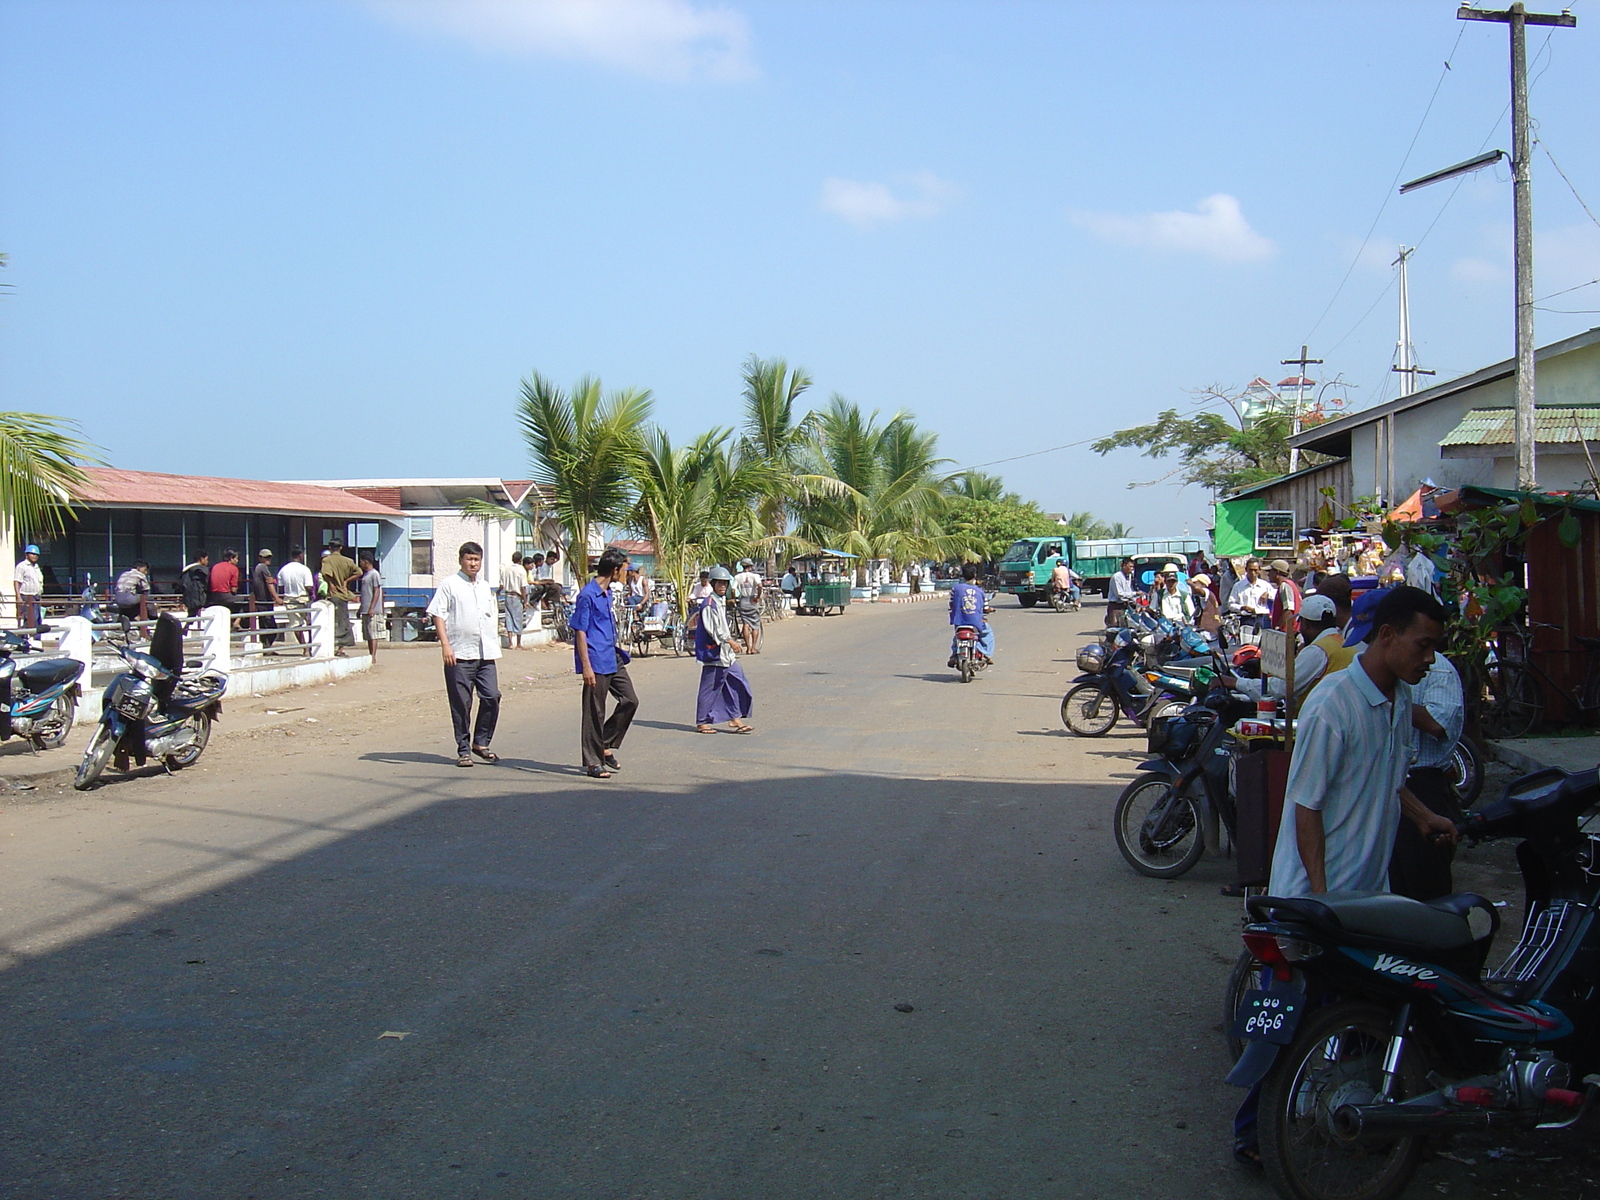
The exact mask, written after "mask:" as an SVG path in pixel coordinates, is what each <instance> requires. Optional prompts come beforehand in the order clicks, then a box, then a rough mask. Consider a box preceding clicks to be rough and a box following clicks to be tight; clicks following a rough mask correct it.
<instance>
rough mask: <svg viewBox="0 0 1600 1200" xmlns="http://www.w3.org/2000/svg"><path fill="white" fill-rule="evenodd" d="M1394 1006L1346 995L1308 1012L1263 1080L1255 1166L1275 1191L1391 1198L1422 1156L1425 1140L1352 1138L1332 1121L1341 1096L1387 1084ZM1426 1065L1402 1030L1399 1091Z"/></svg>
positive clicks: (1311, 1196)
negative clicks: (1386, 1056)
mask: <svg viewBox="0 0 1600 1200" xmlns="http://www.w3.org/2000/svg"><path fill="white" fill-rule="evenodd" d="M1393 1030H1394V1014H1393V1013H1391V1012H1389V1011H1387V1010H1385V1009H1382V1008H1379V1007H1378V1006H1377V1005H1374V1004H1366V1003H1363V1002H1361V1001H1355V1000H1346V1001H1342V1002H1340V1003H1338V1004H1333V1005H1330V1006H1329V1007H1327V1008H1323V1009H1319V1010H1316V1011H1314V1012H1310V1013H1307V1014H1306V1020H1305V1023H1304V1024H1302V1025H1301V1026H1300V1032H1299V1033H1298V1034H1297V1035H1296V1036H1295V1039H1294V1043H1293V1044H1292V1045H1290V1046H1289V1047H1287V1048H1286V1049H1285V1050H1284V1051H1283V1052H1282V1053H1280V1054H1279V1056H1278V1061H1277V1062H1275V1063H1274V1064H1273V1065H1272V1069H1271V1070H1270V1071H1268V1072H1267V1076H1266V1078H1265V1079H1264V1080H1262V1083H1261V1106H1260V1125H1259V1129H1260V1145H1261V1165H1262V1166H1263V1167H1264V1168H1265V1169H1266V1172H1267V1178H1268V1180H1270V1181H1271V1183H1272V1186H1273V1187H1274V1188H1276V1189H1277V1191H1278V1194H1279V1195H1280V1196H1294V1197H1297V1198H1298V1200H1392V1198H1393V1197H1395V1196H1398V1195H1399V1194H1400V1193H1401V1192H1402V1191H1404V1190H1405V1186H1406V1184H1408V1183H1409V1182H1411V1176H1412V1175H1413V1174H1414V1173H1415V1172H1416V1169H1417V1163H1418V1162H1419V1161H1420V1159H1421V1158H1422V1149H1423V1142H1424V1139H1423V1138H1421V1137H1401V1138H1396V1139H1394V1140H1393V1141H1392V1142H1365V1143H1353V1142H1347V1141H1344V1140H1343V1139H1341V1138H1340V1137H1339V1136H1338V1135H1337V1134H1336V1133H1335V1132H1334V1129H1333V1113H1334V1111H1335V1110H1336V1109H1337V1108H1338V1107H1339V1106H1340V1105H1342V1104H1361V1103H1370V1102H1371V1101H1372V1100H1373V1099H1374V1098H1375V1097H1376V1096H1377V1094H1378V1089H1379V1088H1380V1087H1381V1086H1382V1085H1383V1058H1384V1051H1385V1050H1386V1049H1387V1048H1388V1045H1389V1035H1390V1034H1391V1033H1392V1032H1393ZM1426 1077H1427V1067H1426V1064H1425V1063H1424V1061H1423V1053H1422V1051H1421V1048H1420V1045H1419V1043H1418V1042H1417V1040H1416V1039H1415V1038H1410V1037H1408V1038H1407V1039H1406V1052H1405V1054H1404V1056H1403V1057H1402V1058H1401V1060H1400V1071H1399V1076H1398V1078H1397V1079H1396V1080H1395V1089H1394V1096H1393V1098H1394V1099H1395V1100H1408V1099H1410V1098H1412V1097H1413V1096H1417V1095H1420V1094H1421V1093H1422V1092H1423V1091H1424V1090H1425V1089H1426V1088H1427V1086H1428V1084H1427V1082H1426Z"/></svg>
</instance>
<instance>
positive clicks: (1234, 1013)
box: [1222, 950, 1262, 1062]
mask: <svg viewBox="0 0 1600 1200" xmlns="http://www.w3.org/2000/svg"><path fill="white" fill-rule="evenodd" d="M1261 966H1262V963H1261V960H1260V959H1258V958H1257V957H1256V956H1255V955H1254V954H1251V953H1250V951H1248V950H1242V951H1240V952H1239V961H1238V962H1236V963H1234V964H1233V971H1232V973H1231V974H1230V975H1229V976H1228V990H1227V991H1226V992H1224V993H1223V996H1222V1036H1223V1037H1225V1038H1226V1039H1227V1040H1228V1057H1229V1058H1230V1059H1232V1060H1233V1061H1234V1062H1238V1061H1239V1056H1240V1055H1241V1054H1243V1053H1244V1039H1243V1038H1242V1037H1240V1036H1238V1035H1237V1034H1236V1033H1234V1032H1233V1026H1234V1019H1235V1018H1236V1017H1238V1015H1239V1006H1240V1005H1241V1004H1243V1003H1244V994H1245V993H1246V992H1248V991H1250V990H1251V989H1252V988H1255V987H1259V986H1260V980H1261Z"/></svg>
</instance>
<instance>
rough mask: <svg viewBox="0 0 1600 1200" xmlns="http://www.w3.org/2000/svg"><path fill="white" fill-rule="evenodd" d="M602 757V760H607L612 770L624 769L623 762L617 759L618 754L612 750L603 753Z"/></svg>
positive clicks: (607, 764)
mask: <svg viewBox="0 0 1600 1200" xmlns="http://www.w3.org/2000/svg"><path fill="white" fill-rule="evenodd" d="M600 758H601V759H602V761H604V762H605V764H606V766H608V767H610V768H611V770H613V771H620V770H622V764H621V763H619V762H618V761H617V756H616V755H615V754H613V753H612V752H611V751H610V750H607V751H606V752H605V753H604V754H602V755H601V756H600Z"/></svg>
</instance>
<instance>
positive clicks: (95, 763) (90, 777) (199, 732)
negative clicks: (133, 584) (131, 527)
mask: <svg viewBox="0 0 1600 1200" xmlns="http://www.w3.org/2000/svg"><path fill="white" fill-rule="evenodd" d="M112 648H113V649H115V650H116V652H117V653H118V654H120V655H121V656H122V657H123V659H124V661H126V662H127V664H128V670H127V671H125V672H123V673H122V674H120V675H118V676H117V677H116V678H114V679H113V680H112V681H111V682H110V683H109V684H107V685H106V691H105V696H104V698H103V700H102V701H101V709H100V725H99V727H98V728H97V729H96V730H95V731H94V736H93V737H91V738H90V739H89V746H88V749H86V750H85V751H84V754H83V761H82V762H81V763H79V764H78V773H77V775H76V776H75V777H74V778H73V781H72V786H73V787H75V788H77V789H78V790H79V791H83V790H85V789H86V788H90V787H93V786H94V784H95V782H96V781H97V780H98V779H99V778H100V776H101V774H102V773H103V772H104V771H105V769H106V766H107V765H108V764H109V763H110V762H111V759H112V756H113V755H121V756H122V757H123V759H124V760H126V759H127V758H128V757H130V756H131V757H132V758H133V759H134V760H135V761H137V763H138V765H139V766H141V767H142V766H144V764H145V763H146V761H148V760H149V759H152V758H154V759H157V760H159V761H160V762H163V763H165V764H166V766H167V768H168V769H169V770H174V769H177V768H180V767H187V766H189V765H191V764H192V763H195V762H197V761H198V760H199V758H200V755H201V754H203V753H205V748H206V744H207V743H208V742H209V741H210V740H211V723H212V722H213V721H215V720H216V719H217V718H218V717H220V716H221V715H222V695H223V693H224V692H226V691H227V690H228V677H227V676H226V675H224V674H223V673H222V672H220V671H209V670H208V671H202V672H200V673H199V674H196V675H184V673H183V624H182V622H180V621H179V620H178V619H177V618H176V617H174V616H172V615H171V614H170V613H163V614H162V615H161V616H160V617H159V618H157V620H156V627H155V631H154V632H153V633H152V634H151V637H150V653H149V654H145V653H143V652H141V651H138V650H135V649H133V648H132V647H130V646H124V645H116V644H114V645H113V647H112Z"/></svg>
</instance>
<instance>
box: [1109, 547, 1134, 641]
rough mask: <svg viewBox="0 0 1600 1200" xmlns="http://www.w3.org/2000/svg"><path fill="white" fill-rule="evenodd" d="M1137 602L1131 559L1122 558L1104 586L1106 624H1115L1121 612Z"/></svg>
mask: <svg viewBox="0 0 1600 1200" xmlns="http://www.w3.org/2000/svg"><path fill="white" fill-rule="evenodd" d="M1138 603H1139V592H1138V589H1137V588H1135V587H1134V583H1133V559H1132V558H1131V557H1130V558H1124V559H1123V560H1122V565H1121V566H1119V567H1118V568H1117V570H1116V571H1115V572H1114V573H1113V574H1112V576H1111V582H1110V584H1109V585H1108V587H1107V588H1106V624H1107V625H1116V624H1117V623H1118V622H1119V621H1120V619H1121V617H1122V614H1123V613H1124V612H1126V611H1127V610H1128V609H1130V608H1133V607H1134V606H1135V605H1137V604H1138Z"/></svg>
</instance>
